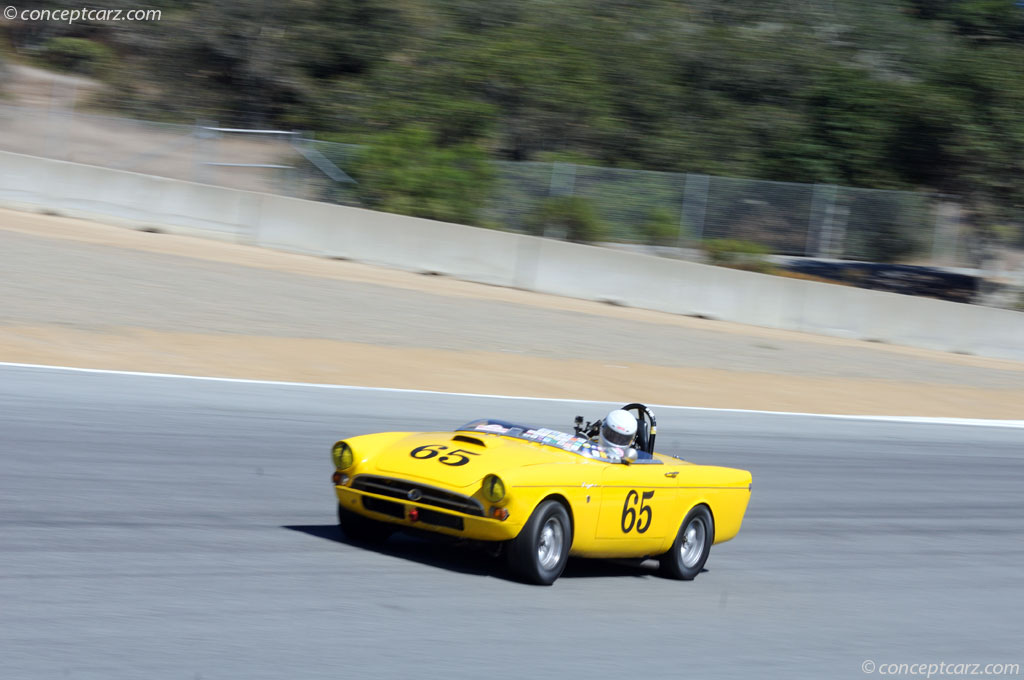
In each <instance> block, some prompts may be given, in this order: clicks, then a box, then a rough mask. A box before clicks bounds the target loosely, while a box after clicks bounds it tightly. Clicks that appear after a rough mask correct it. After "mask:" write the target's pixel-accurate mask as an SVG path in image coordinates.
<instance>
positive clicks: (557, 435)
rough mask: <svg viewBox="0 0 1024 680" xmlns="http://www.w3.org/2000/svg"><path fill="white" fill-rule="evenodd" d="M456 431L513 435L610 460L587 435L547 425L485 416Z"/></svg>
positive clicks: (517, 437)
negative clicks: (531, 424) (551, 428)
mask: <svg viewBox="0 0 1024 680" xmlns="http://www.w3.org/2000/svg"><path fill="white" fill-rule="evenodd" d="M456 432H488V433H490V434H498V435H501V436H503V437H513V438H515V439H522V440H524V441H528V442H536V443H538V444H545V445H547V446H554V447H555V448H557V449H561V450H563V451H568V452H569V453H576V454H579V455H581V456H586V457H587V458H597V459H600V460H608V458H607V457H606V456H605V455H603V453H602V452H601V449H600V448H599V447H598V446H597V444H595V443H594V442H592V441H590V440H589V439H587V438H586V437H580V436H578V435H575V434H570V433H568V432H559V431H558V430H549V429H548V428H546V427H528V426H526V425H517V424H516V423H509V422H506V421H504V420H493V419H489V418H483V419H481V420H474V421H472V422H470V423H466V424H465V425H463V426H462V427H460V428H458V429H457V430H456Z"/></svg>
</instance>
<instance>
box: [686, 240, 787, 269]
mask: <svg viewBox="0 0 1024 680" xmlns="http://www.w3.org/2000/svg"><path fill="white" fill-rule="evenodd" d="M701 245H702V246H703V248H704V252H705V253H707V256H708V259H709V260H710V261H711V264H713V265H717V266H719V267H732V268H733V269H745V270H747V271H752V272H761V273H762V274H768V273H771V272H772V271H774V269H775V267H774V266H772V264H771V263H770V262H767V261H766V260H765V259H764V256H765V255H767V254H768V253H769V252H771V251H770V250H769V249H768V248H766V247H765V246H762V245H761V244H760V243H754V242H753V241H741V240H739V239H731V238H718V239H708V240H706V241H703V242H702V243H701Z"/></svg>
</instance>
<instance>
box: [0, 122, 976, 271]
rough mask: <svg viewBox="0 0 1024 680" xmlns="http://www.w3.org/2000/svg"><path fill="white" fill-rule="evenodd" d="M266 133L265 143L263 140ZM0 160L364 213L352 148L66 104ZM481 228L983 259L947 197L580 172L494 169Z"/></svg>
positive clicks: (6, 134)
mask: <svg viewBox="0 0 1024 680" xmlns="http://www.w3.org/2000/svg"><path fill="white" fill-rule="evenodd" d="M262 133H265V134H262ZM0 150H4V151H14V152H17V153H26V154H31V155H37V156H45V157H50V158H57V159H60V160H68V161H72V162H77V163H86V164H92V165H100V166H105V167H111V168H118V169H123V170H130V171H134V172H143V173H147V174H154V175H160V176H166V177H172V178H175V179H184V180H189V181H198V182H204V183H208V184H218V185H222V186H228V187H232V188H238V189H246V190H251V191H266V192H271V193H282V194H286V195H291V196H296V197H300V198H305V199H309V200H315V201H325V202H332V203H340V204H345V205H359V204H360V202H359V191H358V186H357V185H355V184H354V183H353V182H352V180H351V178H350V177H349V176H348V175H347V174H346V172H347V171H348V170H350V169H351V168H352V167H353V165H354V163H355V162H356V159H357V157H358V154H360V153H369V152H372V151H369V150H366V149H361V147H359V146H356V145H352V144H337V143H331V142H322V141H316V140H312V139H309V138H308V137H307V136H305V135H303V134H301V133H298V132H290V131H276V130H267V131H237V130H227V129H225V128H218V127H217V126H216V124H215V123H214V122H212V121H199V122H197V123H196V125H180V124H171V123H155V122H151V121H142V120H133V119H128V118H118V117H113V116H103V115H95V114H87V113H81V112H77V111H73V110H69V109H66V108H62V107H57V106H54V107H50V108H30V107H15V106H7V105H0ZM494 167H495V177H494V183H493V187H492V191H491V195H490V199H489V200H488V201H487V203H486V204H485V205H484V206H482V207H481V209H480V211H479V215H478V220H477V224H479V225H480V226H486V227H490V228H495V229H504V230H510V231H519V232H522V231H527V230H528V229H529V224H530V221H531V217H533V216H535V215H536V214H537V213H538V211H540V210H541V209H542V207H543V206H544V204H545V202H546V201H548V200H549V199H551V198H553V197H565V196H574V197H578V198H580V199H582V200H583V201H585V202H586V203H587V204H588V205H589V206H590V207H591V208H592V210H593V212H594V214H595V215H596V217H597V220H598V221H599V223H600V225H601V227H602V230H601V231H602V234H603V240H605V241H608V242H612V243H618V244H626V245H633V246H636V247H640V246H645V245H651V244H656V245H658V246H661V249H660V250H658V251H657V252H661V253H662V254H669V255H671V254H672V253H671V252H666V251H665V247H666V246H667V247H670V248H671V247H675V248H695V247H697V246H698V245H699V244H700V243H701V242H702V241H705V240H708V239H731V240H738V241H746V242H752V243H756V244H759V245H760V246H762V247H764V248H765V249H767V250H768V251H769V252H772V253H775V254H780V255H795V256H812V257H819V258H834V259H852V260H867V261H893V260H898V261H901V262H912V263H918V264H937V265H946V266H967V265H969V264H971V260H972V259H977V258H976V257H975V256H974V255H975V254H972V253H971V252H970V244H969V243H966V241H967V239H964V238H963V237H962V234H961V231H962V230H961V224H960V211H959V208H958V206H957V205H956V203H955V202H954V201H953V200H952V199H950V198H948V197H943V196H937V195H931V194H923V193H914V192H903V191H879V190H872V189H857V188H851V187H839V186H832V185H820V184H819V185H811V184H796V183H787V182H772V181H764V180H753V179H737V178H729V177H714V176H708V175H702V174H692V173H691V174H682V173H667V172H651V171H645V170H624V169H615V168H604V167H595V166H588V165H575V164H569V163H542V162H495V164H494Z"/></svg>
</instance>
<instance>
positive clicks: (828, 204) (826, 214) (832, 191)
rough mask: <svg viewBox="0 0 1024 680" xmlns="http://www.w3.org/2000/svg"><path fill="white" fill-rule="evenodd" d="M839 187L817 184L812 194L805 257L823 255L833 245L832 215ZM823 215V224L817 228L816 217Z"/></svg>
mask: <svg viewBox="0 0 1024 680" xmlns="http://www.w3.org/2000/svg"><path fill="white" fill-rule="evenodd" d="M837 193H839V187H837V186H835V185H832V184H815V185H814V194H813V195H812V196H811V214H810V216H809V218H808V220H807V242H806V243H805V244H804V256H805V257H823V256H824V255H825V253H827V252H828V249H829V248H830V247H831V245H832V244H831V240H832V215H833V213H834V212H835V209H836V194H837ZM818 215H822V216H823V217H822V219H821V222H820V223H819V224H820V225H821V226H820V228H818V229H817V230H815V217H817V216H818Z"/></svg>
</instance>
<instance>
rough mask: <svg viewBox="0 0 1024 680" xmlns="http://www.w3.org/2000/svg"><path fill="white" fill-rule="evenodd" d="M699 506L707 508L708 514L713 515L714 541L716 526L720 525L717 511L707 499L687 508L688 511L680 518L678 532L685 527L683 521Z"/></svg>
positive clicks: (712, 531)
mask: <svg viewBox="0 0 1024 680" xmlns="http://www.w3.org/2000/svg"><path fill="white" fill-rule="evenodd" d="M697 508H704V509H705V510H707V511H708V514H709V515H711V542H712V543H714V542H715V527H717V526H718V522H717V520H716V519H715V511H714V510H712V509H711V503H709V502H708V501H707V500H705V499H701V500H699V501H697V502H696V503H694V504H693V505H691V506H690V507H689V508H687V509H686V512H684V513H683V516H682V517H681V518H680V519H679V526H677V527H676V533H679V530H680V529H682V528H683V522H685V521H686V518H687V517H689V516H690V513H691V512H693V511H694V510H696V509H697ZM673 536H675V534H673Z"/></svg>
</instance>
